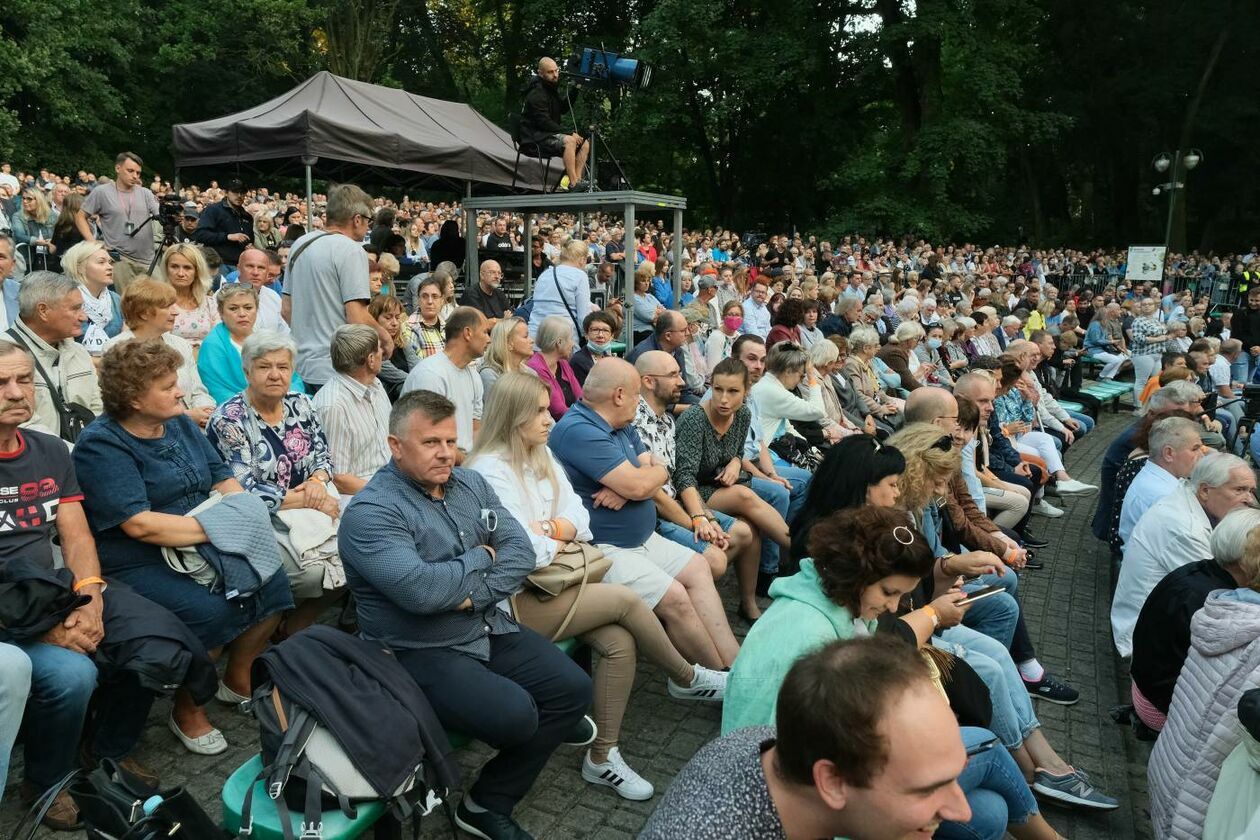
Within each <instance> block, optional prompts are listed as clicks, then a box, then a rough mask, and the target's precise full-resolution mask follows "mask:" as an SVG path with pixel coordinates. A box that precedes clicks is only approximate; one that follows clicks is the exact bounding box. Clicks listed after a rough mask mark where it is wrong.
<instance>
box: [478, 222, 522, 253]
mask: <svg viewBox="0 0 1260 840" xmlns="http://www.w3.org/2000/svg"><path fill="white" fill-rule="evenodd" d="M515 246H516V243H515V242H513V241H512V237H511V235H510V234H509V233H508V223H507V219H505V218H504V217H503V216H500V217H499V218H497V219H495V220H494V228H493V229H492V230H491V231H490V232H489V233H487V234H486V242H485V247H486V248H489V249H491V250H494V249H496V248H497V249H502V250H504V251H510V250H512V249H513V248H514V247H515Z"/></svg>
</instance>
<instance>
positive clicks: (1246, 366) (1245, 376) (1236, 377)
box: [1229, 351, 1255, 382]
mask: <svg viewBox="0 0 1260 840" xmlns="http://www.w3.org/2000/svg"><path fill="white" fill-rule="evenodd" d="M1254 365H1255V360H1254V359H1253V358H1252V357H1251V354H1250V353H1247V352H1245V351H1244V352H1242V353H1239V354H1238V358H1237V359H1234V361H1232V362H1230V363H1229V378H1230V380H1231V381H1233V382H1250V381H1251V370H1252V368H1253V367H1254Z"/></svg>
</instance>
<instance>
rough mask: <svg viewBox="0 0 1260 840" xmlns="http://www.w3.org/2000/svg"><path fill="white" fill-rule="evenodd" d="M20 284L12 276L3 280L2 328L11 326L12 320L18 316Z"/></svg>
mask: <svg viewBox="0 0 1260 840" xmlns="http://www.w3.org/2000/svg"><path fill="white" fill-rule="evenodd" d="M21 289H22V284H21V283H19V282H18V281H17V280H14V279H13V278H12V277H9V278H7V279H5V281H4V316H5V317H4V320H5V324H4V329H6V330H7V329H8V328H9V327H11V326H13V322H14V321H16V320H17V317H18V292H19V291H21Z"/></svg>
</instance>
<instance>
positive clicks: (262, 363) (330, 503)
mask: <svg viewBox="0 0 1260 840" xmlns="http://www.w3.org/2000/svg"><path fill="white" fill-rule="evenodd" d="M296 355H297V347H296V345H295V344H294V342H293V339H291V338H289V337H288V336H283V335H280V334H279V333H276V332H272V331H266V330H264V331H260V332H257V333H254V334H252V335H251V336H250V337H249V338H247V339H245V343H244V345H242V347H241V366H242V367H243V368H244V370H245V379H246V383H247V384H246V387H245V390H244V391H242V392H241V393H239V394H237V395H236V396H234V397H232V398H231V399H229V400H228V401H227V402H225V403H223V404H222V405H220V406H219V407H218V408H217V409H215V412H214V414H213V415H211V417H210V423H209V425H208V426H207V427H206V436H207V437H208V438H209V439H210V443H211V444H212V445H213V446H214V447H215V448H216V449H218V450H219V453H220V454H221V455H222V456H223V460H225V461H227V464H228V466H229V467H230V468H231V470H232V474H233V476H234V477H235V478H236V480H237V481H239V482H240V484H241V486H242V487H244V488H245V490H246V491H247V492H249V493H253V494H254V495H256V496H258V497H260V498H261V499H262V500H263V501H264V502H265V503H266V504H267V507H268V509H269V510H271V512H272V513H273V514H275V513H279V512H280V511H286V510H296V509H308V510H315V511H319V512H321V513H324V514H326V515H327V516H329V517H331V518H332V519H333V520H336V519H337V517H338V516H340V514H341V511H340V505H339V503H338V499H337V497H336V495H334V494H330V493H329V492H328V490H329V487H330V485H331V483H332V476H333V473H334V472H335V470H334V469H333V463H332V457H331V455H330V454H329V450H328V440H327V439H326V438H325V437H324V430H323V429H322V428H321V427H320V423H319V416H318V415H317V414H316V412H315V409H314V407H312V405H311V401H310V399H309V398H308V397H307V396H306V394H303V393H301V392H299V391H290V390H289V385H290V382H291V381H292V378H293V363H294V358H295V357H296ZM286 570H287V571H288V572H289V583H290V586H291V587H292V589H293V600H294V603H296V604H297V605H298V606H297V608H296V609H295V610H294V611H293V612H292V613H290V614H289V615H288V616H287V618H286V620H285V624H284V632H285V633H289V634H291V633H294V632H296V631H298V630H300V629H302V628H303V627H308V626H310V625H311V624H313V623H314V622H315V620H316V619H317V618H318V617H319V616H320V614H321V613H323V611H324V610H325V609H327V607H328V606H329V605H330V604H332V603H333V602H334V601H336V600H337V599H338V598H340V597H341V595H342V594H343V593H344V591H345V590H344V587H339V588H337V589H334V590H331V591H330V590H326V589H325V585H324V582H325V575H324V567H323V565H321V564H311V565H301V566H298V565H297V564H290V563H289V562H288V557H287V555H286Z"/></svg>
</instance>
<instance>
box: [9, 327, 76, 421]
mask: <svg viewBox="0 0 1260 840" xmlns="http://www.w3.org/2000/svg"><path fill="white" fill-rule="evenodd" d="M5 335H7V336H9V337H10V338H12V339H13V340H14V341H15V342H17V344H18V345H19V346H20V347H21V348H22V349H23V350H25V351H26V352H28V353H30V354H31V359H32V360H33V361H34V362H35V370H36V372H37V373H39V376H40V378H41V379H43V380H44V383H45V384H46V385H47V386H48V396H49V397H50V398H51V399H52V401H53V408H55V409H56V410H57V418H58V419H60V418H62V417H64V416H65V414H66V404H65V402H64V401H63V400H62V399H61V389H60V388H58V387H57V383H56V382H54V381H53V379H52V377H51V376H49V375H48V371H46V370H44V366H43V365H42V364H40V362H39V354H37V353H36V352H35V348H33V347H31V345H30V344H28V343H27V342H26V339H24V338H23V337H22V334H21V333H19V332H18V330H17V327H9V329H8V332H6V333H5Z"/></svg>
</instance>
